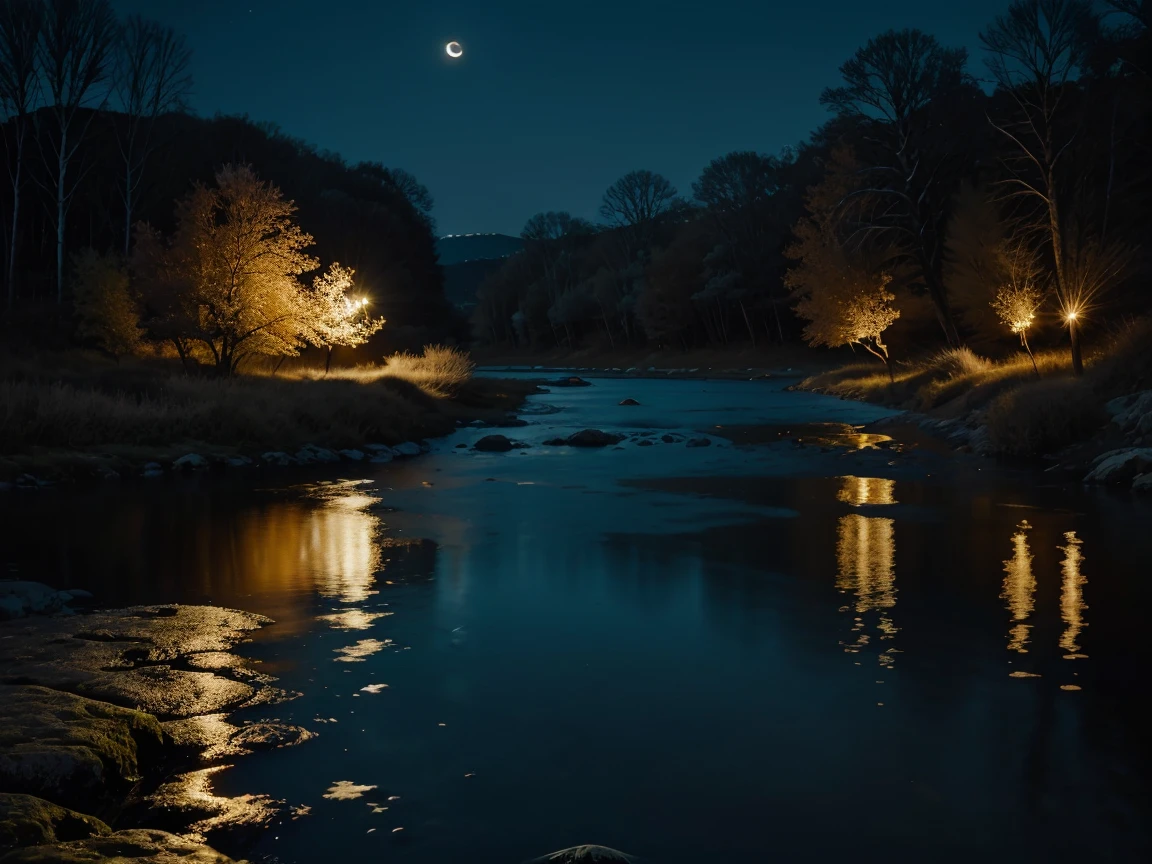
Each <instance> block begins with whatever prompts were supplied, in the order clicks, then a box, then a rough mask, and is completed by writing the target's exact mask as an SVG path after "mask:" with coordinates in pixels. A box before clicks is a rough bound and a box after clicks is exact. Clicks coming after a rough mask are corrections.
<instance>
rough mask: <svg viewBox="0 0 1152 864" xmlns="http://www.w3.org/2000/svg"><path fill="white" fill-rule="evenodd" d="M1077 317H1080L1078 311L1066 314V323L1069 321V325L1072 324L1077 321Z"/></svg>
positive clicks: (1073, 310)
mask: <svg viewBox="0 0 1152 864" xmlns="http://www.w3.org/2000/svg"><path fill="white" fill-rule="evenodd" d="M1077 315H1078V313H1077V312H1076V310H1075V309H1072V310H1070V311H1068V312H1067V313H1065V315H1064V319H1065V320H1066V321H1068V322H1069V323H1071V322H1072V321H1075V320H1076V318H1077Z"/></svg>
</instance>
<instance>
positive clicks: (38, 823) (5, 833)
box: [0, 792, 111, 853]
mask: <svg viewBox="0 0 1152 864" xmlns="http://www.w3.org/2000/svg"><path fill="white" fill-rule="evenodd" d="M110 830H111V829H110V828H109V827H108V826H107V825H105V824H104V823H103V822H101V821H100V820H99V819H97V818H96V817H94V816H85V815H84V814H83V813H77V812H76V811H75V810H69V809H68V808H67V807H61V806H59V805H58V804H52V803H51V802H49V801H45V800H44V799H43V798H36V797H35V796H32V795H12V794H9V793H6V792H0V853H3V852H4V851H5V850H7V849H11V848H12V847H14V846H39V845H42V844H44V843H65V842H67V841H69V840H83V839H85V838H86V837H91V836H93V835H95V834H107V833H108V832H109V831H110Z"/></svg>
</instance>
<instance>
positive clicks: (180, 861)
mask: <svg viewBox="0 0 1152 864" xmlns="http://www.w3.org/2000/svg"><path fill="white" fill-rule="evenodd" d="M101 861H109V862H116V864H235V862H234V861H233V860H232V859H231V858H229V857H228V856H226V855H221V854H220V853H219V852H217V851H216V850H215V849H212V848H211V847H210V846H206V845H204V844H203V843H198V842H196V841H194V840H190V839H187V838H184V837H177V836H176V835H175V834H169V833H167V832H166V831H155V830H150V829H145V828H134V829H131V830H128V831H116V832H114V833H111V834H101V835H96V836H93V837H88V838H87V839H84V840H73V841H71V842H69V843H55V844H51V845H46V846H29V847H26V848H24V849H17V850H15V851H14V852H9V853H8V855H7V856H5V858H4V864H98V862H101Z"/></svg>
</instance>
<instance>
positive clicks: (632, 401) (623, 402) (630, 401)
mask: <svg viewBox="0 0 1152 864" xmlns="http://www.w3.org/2000/svg"><path fill="white" fill-rule="evenodd" d="M616 404H618V405H639V404H640V403H639V402H637V401H636V400H635V399H621V400H620V401H619V402H618V403H616Z"/></svg>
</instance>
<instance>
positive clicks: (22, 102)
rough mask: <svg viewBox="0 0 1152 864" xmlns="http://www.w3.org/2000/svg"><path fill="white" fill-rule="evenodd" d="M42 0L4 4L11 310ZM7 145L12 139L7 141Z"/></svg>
mask: <svg viewBox="0 0 1152 864" xmlns="http://www.w3.org/2000/svg"><path fill="white" fill-rule="evenodd" d="M42 23H43V19H42V18H41V3H40V2H39V0H4V2H3V4H0V104H3V107H4V111H5V113H7V114H9V115H10V116H11V119H12V125H13V132H12V138H13V144H12V149H14V150H15V153H13V154H10V158H9V159H8V171H9V177H10V179H11V181H12V224H11V225H10V226H9V230H10V231H11V232H12V234H11V237H10V238H9V246H8V273H7V276H8V308H9V309H11V308H12V304H13V302H14V301H15V299H16V250H17V248H18V247H19V235H20V191H21V186H22V184H23V180H24V144H25V142H26V141H27V140H28V126H29V120H30V119H31V114H32V111H33V110H34V108H35V107H36V100H37V99H38V98H39V95H40V88H39V81H38V80H37V76H36V45H37V43H38V41H39V39H40V27H41V25H42ZM4 141H5V143H7V142H8V137H7V136H5V137H4Z"/></svg>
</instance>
